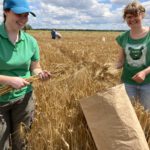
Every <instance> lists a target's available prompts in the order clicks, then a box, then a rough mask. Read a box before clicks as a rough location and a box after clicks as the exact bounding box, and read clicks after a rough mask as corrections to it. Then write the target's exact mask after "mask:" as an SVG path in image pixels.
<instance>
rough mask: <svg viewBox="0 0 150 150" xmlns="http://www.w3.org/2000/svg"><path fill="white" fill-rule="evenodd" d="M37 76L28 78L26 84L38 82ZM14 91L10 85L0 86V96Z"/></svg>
mask: <svg viewBox="0 0 150 150" xmlns="http://www.w3.org/2000/svg"><path fill="white" fill-rule="evenodd" d="M39 79H40V78H39V76H38V75H35V76H31V77H30V78H28V79H26V80H27V81H28V82H30V83H32V82H34V81H36V80H39ZM13 90H15V89H14V88H13V87H11V86H10V85H5V86H2V88H0V96H2V95H4V94H6V93H8V92H10V91H13Z"/></svg>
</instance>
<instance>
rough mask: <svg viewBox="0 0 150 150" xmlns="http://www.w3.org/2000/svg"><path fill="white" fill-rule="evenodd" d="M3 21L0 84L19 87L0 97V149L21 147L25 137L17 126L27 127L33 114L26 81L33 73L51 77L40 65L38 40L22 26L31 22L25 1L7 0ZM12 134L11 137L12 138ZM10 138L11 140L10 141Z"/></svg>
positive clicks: (30, 95) (28, 85) (1, 27)
mask: <svg viewBox="0 0 150 150" xmlns="http://www.w3.org/2000/svg"><path fill="white" fill-rule="evenodd" d="M3 11H4V22H3V23H2V24H1V25H0V86H3V85H9V86H12V87H13V88H15V89H17V90H14V91H11V92H9V93H7V94H4V95H1V96H0V149H1V150H4V149H9V148H10V145H11V148H12V149H14V150H21V149H24V148H25V140H24V139H22V138H21V136H20V134H19V132H18V128H19V126H20V123H23V124H24V125H25V126H26V127H27V128H28V129H29V128H30V126H31V122H32V118H33V114H34V98H33V94H32V86H31V84H30V83H29V82H28V81H27V80H26V78H29V77H30V76H31V75H32V74H35V75H39V77H40V78H41V79H44V80H45V79H48V78H50V73H49V72H48V71H43V70H42V69H41V66H40V62H39V59H40V56H39V47H38V44H37V42H36V40H35V39H34V38H33V37H32V36H31V35H29V34H27V33H25V32H23V31H22V30H21V29H23V27H24V26H25V24H26V23H27V21H28V15H29V14H32V15H33V16H35V14H34V13H33V12H31V11H30V8H29V4H28V3H27V1H26V0H4V2H3ZM10 136H11V138H10ZM10 139H11V142H10Z"/></svg>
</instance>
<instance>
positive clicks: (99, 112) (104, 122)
mask: <svg viewBox="0 0 150 150" xmlns="http://www.w3.org/2000/svg"><path fill="white" fill-rule="evenodd" d="M80 105H81V108H82V110H83V113H84V116H85V118H86V121H87V124H88V127H89V129H90V132H91V134H92V137H93V139H94V141H95V145H96V147H97V149H98V150H149V147H148V144H147V141H146V139H145V135H144V132H143V130H142V128H141V125H140V123H139V121H138V119H137V116H136V113H135V111H134V108H133V106H132V104H131V102H130V100H129V98H128V96H127V94H126V92H125V88H124V85H123V84H121V85H118V86H116V87H113V88H111V89H109V90H108V91H106V92H104V93H102V94H101V93H97V94H96V95H95V96H92V97H88V98H85V99H82V100H80Z"/></svg>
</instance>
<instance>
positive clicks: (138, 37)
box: [129, 27, 150, 40]
mask: <svg viewBox="0 0 150 150" xmlns="http://www.w3.org/2000/svg"><path fill="white" fill-rule="evenodd" d="M146 28H147V29H146V30H145V31H144V32H143V33H141V34H137V35H138V36H137V37H135V35H132V33H131V30H129V37H130V38H131V39H132V40H140V39H144V38H145V37H146V36H147V35H148V34H149V33H150V27H146Z"/></svg>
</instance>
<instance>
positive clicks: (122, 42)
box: [116, 31, 128, 49]
mask: <svg viewBox="0 0 150 150" xmlns="http://www.w3.org/2000/svg"><path fill="white" fill-rule="evenodd" d="M127 40H128V31H127V32H123V33H121V34H120V35H119V36H117V37H116V42H117V43H118V44H119V45H120V47H122V48H123V49H124V48H125V46H126V43H127Z"/></svg>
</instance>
